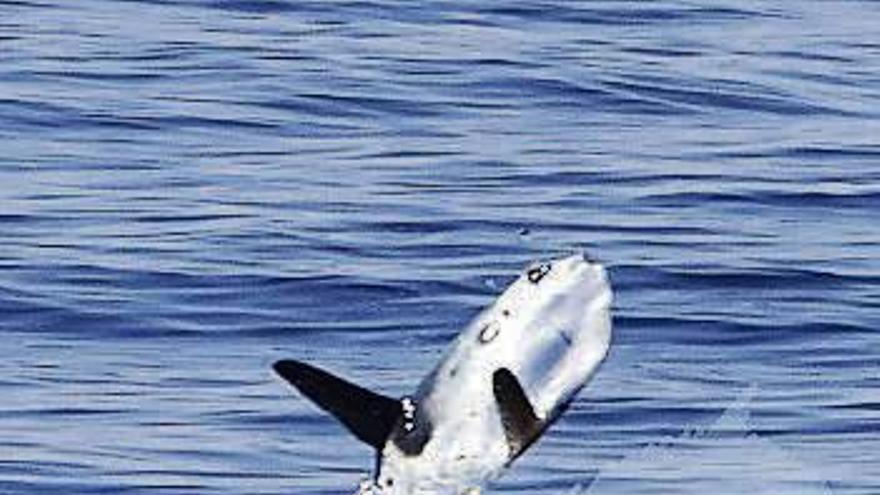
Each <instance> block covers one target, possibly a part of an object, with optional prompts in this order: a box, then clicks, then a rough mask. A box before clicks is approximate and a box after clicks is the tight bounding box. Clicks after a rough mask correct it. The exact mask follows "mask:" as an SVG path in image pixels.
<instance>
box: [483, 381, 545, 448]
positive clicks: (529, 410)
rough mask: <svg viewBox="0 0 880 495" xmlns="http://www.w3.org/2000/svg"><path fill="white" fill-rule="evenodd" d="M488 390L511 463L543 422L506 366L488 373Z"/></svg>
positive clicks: (536, 433) (532, 440)
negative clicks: (496, 412) (496, 407)
mask: <svg viewBox="0 0 880 495" xmlns="http://www.w3.org/2000/svg"><path fill="white" fill-rule="evenodd" d="M492 392H493V393H494V394H495V402H497V403H498V413H499V415H500V416H501V424H502V426H503V427H504V435H505V436H506V438H507V445H508V446H509V447H510V456H509V459H508V462H513V460H514V459H516V458H517V457H519V456H520V454H522V453H523V452H525V450H526V449H527V448H528V447H529V446H530V445H531V444H532V443H533V442H534V441H535V440H537V439H538V437H539V436H541V432H542V431H544V428H545V426H546V423H545V422H544V421H542V420H541V419H540V418H539V417H538V415H537V414H535V409H534V408H533V407H532V404H531V402H529V398H528V396H526V392H525V390H523V387H522V385H520V383H519V380H517V379H516V376H514V374H513V373H512V372H511V371H510V370H509V369H507V368H500V369H498V370H497V371H495V373H493V374H492Z"/></svg>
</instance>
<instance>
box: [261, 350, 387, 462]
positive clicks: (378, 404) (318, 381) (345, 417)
mask: <svg viewBox="0 0 880 495" xmlns="http://www.w3.org/2000/svg"><path fill="white" fill-rule="evenodd" d="M272 367H273V368H274V369H275V372H276V373H278V374H279V375H281V377H282V378H284V379H285V380H287V381H288V382H289V383H290V384H291V385H293V386H294V387H296V388H297V390H299V391H300V392H301V393H302V394H303V395H305V396H306V397H308V398H309V399H311V400H312V401H314V402H315V404H317V405H318V406H320V407H321V408H322V409H324V410H325V411H327V412H329V413H330V414H332V415H333V416H335V417H336V419H338V420H339V421H340V422H342V424H344V425H345V426H346V428H348V429H349V431H351V432H352V433H353V434H354V436H356V437H357V438H358V439H359V440H360V441H362V442H364V443H366V444H367V445H370V446H372V447H373V448H375V449H376V450H378V451H381V450H382V448H383V447H384V445H385V442H386V441H387V440H388V437H389V436H391V431H392V429H394V426H395V425H396V424H397V422H398V420H399V419H400V417H401V415H402V414H403V410H402V407H401V404H400V401H397V400H394V399H392V398H390V397H386V396H384V395H380V394H377V393H374V392H371V391H369V390H367V389H365V388H363V387H359V386H357V385H355V384H353V383H351V382H348V381H346V380H343V379H342V378H339V377H337V376H334V375H332V374H331V373H328V372H326V371H324V370H322V369H319V368H316V367H314V366H310V365H308V364H305V363H302V362H299V361H295V360H293V359H285V360H282V361H278V362H276V363H275V364H274V365H273V366H272Z"/></svg>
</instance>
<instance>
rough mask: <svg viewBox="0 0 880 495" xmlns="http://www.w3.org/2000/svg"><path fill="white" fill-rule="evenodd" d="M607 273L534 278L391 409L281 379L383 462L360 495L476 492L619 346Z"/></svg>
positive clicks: (318, 384)
mask: <svg viewBox="0 0 880 495" xmlns="http://www.w3.org/2000/svg"><path fill="white" fill-rule="evenodd" d="M611 301H612V292H611V287H610V284H609V282H608V277H607V274H606V272H605V269H604V268H603V267H602V266H601V265H600V264H598V263H595V262H592V261H590V260H588V259H585V258H584V257H583V256H581V255H575V256H569V257H566V258H561V259H556V260H552V261H550V262H546V263H541V264H537V265H533V266H531V267H529V268H528V269H526V271H525V272H524V273H523V274H522V275H520V276H519V277H518V278H517V279H516V281H514V282H513V283H512V284H511V285H510V287H508V288H507V290H505V291H504V293H503V294H501V296H499V297H498V299H497V300H496V301H495V302H494V303H493V304H492V305H491V306H489V307H488V308H486V309H485V310H484V311H483V312H482V313H481V314H480V315H478V316H477V317H476V318H475V319H474V320H473V322H471V323H470V324H469V325H468V326H467V327H466V328H465V329H464V331H462V332H461V334H460V335H459V336H458V337H457V338H456V340H455V341H454V342H453V343H452V345H451V346H450V348H449V349H448V351H447V352H446V354H445V355H444V357H443V358H442V359H441V361H440V363H439V364H438V365H437V367H436V368H434V370H433V371H432V372H431V373H430V374H428V376H426V377H425V378H424V379H423V380H422V382H421V384H420V385H419V387H418V389H417V390H416V392H415V393H414V394H412V395H411V396H407V397H404V398H402V399H399V400H398V399H392V398H389V397H386V396H383V395H379V394H376V393H373V392H370V391H368V390H366V389H364V388H361V387H359V386H357V385H354V384H352V383H350V382H348V381H345V380H343V379H341V378H338V377H335V376H333V375H331V374H330V373H328V372H326V371H322V370H320V369H318V368H315V367H312V366H310V365H307V364H304V363H301V362H299V361H294V360H283V361H279V362H277V363H275V370H276V372H277V373H278V374H279V375H281V376H282V377H283V378H284V379H285V380H287V381H288V382H290V383H291V384H292V385H294V386H295V387H296V388H297V389H298V390H299V391H300V392H302V393H303V394H304V395H306V396H307V397H309V398H310V399H312V400H313V401H315V402H316V403H317V404H318V405H319V406H320V407H322V408H323V409H325V410H327V411H328V412H330V413H331V414H333V415H334V416H336V417H337V418H338V419H339V420H340V421H341V422H342V423H343V424H344V425H345V426H346V427H347V428H348V429H349V430H350V431H351V432H352V433H354V435H355V436H357V437H358V438H359V439H360V440H362V441H364V442H366V443H367V444H369V445H371V446H373V447H374V448H375V449H376V451H377V468H376V472H375V473H374V478H373V480H372V481H370V482H368V483H366V484H364V486H362V487H361V489H360V492H359V493H361V494H381V495H416V494H418V495H428V494H431V495H439V494H444V495H445V494H449V495H459V494H470V493H478V492H479V489H480V488H481V487H482V486H483V485H484V484H485V483H486V482H487V481H489V480H491V479H493V478H495V477H497V476H498V475H499V474H500V472H501V471H502V469H503V468H504V467H505V466H507V465H509V464H510V463H511V462H512V461H513V460H514V459H516V458H517V457H518V456H519V455H521V454H522V453H523V452H524V451H525V450H526V448H528V447H529V446H530V445H531V444H532V443H533V442H534V441H535V440H537V439H538V437H539V436H540V435H541V434H542V433H543V432H544V431H545V430H546V429H547V427H548V426H549V425H550V424H552V423H553V422H554V421H555V420H556V419H557V418H558V417H559V415H560V414H562V412H563V411H564V410H565V408H566V406H568V404H569V403H570V402H571V400H572V399H573V398H574V396H575V394H576V393H577V392H578V390H580V389H581V388H582V387H583V386H584V385H585V384H586V382H587V381H588V380H589V378H590V377H591V376H592V375H593V374H594V373H595V371H596V369H597V367H598V366H599V364H600V363H601V362H602V360H603V359H604V358H605V355H606V354H607V352H608V348H609V346H610V342H611V315H610V306H611Z"/></svg>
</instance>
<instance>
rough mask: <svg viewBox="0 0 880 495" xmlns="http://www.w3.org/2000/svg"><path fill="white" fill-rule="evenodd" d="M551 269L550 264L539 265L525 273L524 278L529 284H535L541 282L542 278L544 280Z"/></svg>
mask: <svg viewBox="0 0 880 495" xmlns="http://www.w3.org/2000/svg"><path fill="white" fill-rule="evenodd" d="M551 268H552V266H551V265H550V263H541V264H540V265H538V266H536V267H534V268H532V269H530V270H529V271H528V272H526V277H528V278H529V282H531V283H533V284H537V283H538V282H540V281H541V279H542V278H544V276H545V275H547V274H548V273H550V269H551Z"/></svg>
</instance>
